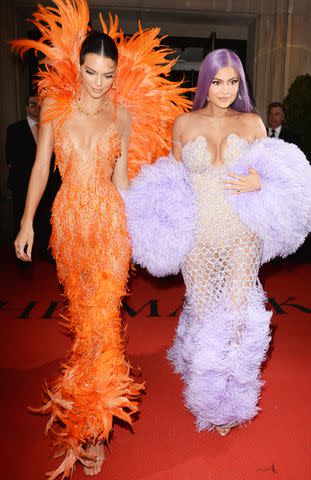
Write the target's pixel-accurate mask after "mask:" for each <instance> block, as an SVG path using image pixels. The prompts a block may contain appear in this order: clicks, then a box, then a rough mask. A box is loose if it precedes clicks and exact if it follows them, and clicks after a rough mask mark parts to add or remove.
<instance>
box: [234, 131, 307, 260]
mask: <svg viewBox="0 0 311 480" xmlns="http://www.w3.org/2000/svg"><path fill="white" fill-rule="evenodd" d="M249 167H253V168H255V169H256V170H257V171H258V173H259V175H260V178H261V181H262V189H261V190H260V191H258V192H250V193H243V194H241V195H228V201H229V203H230V204H231V206H232V208H233V210H234V211H236V212H237V213H238V214H239V216H240V218H241V219H242V221H243V222H245V223H246V224H247V225H248V226H249V227H250V228H251V229H252V230H253V231H254V232H255V233H256V234H257V235H258V236H259V237H260V238H262V239H263V242H264V248H263V258H262V263H265V262H267V261H269V260H270V259H271V258H274V257H276V256H281V257H286V256H287V255H289V254H291V253H293V252H295V251H296V250H297V248H298V247H299V246H300V245H301V244H302V243H303V241H304V240H305V238H306V236H307V235H308V233H309V232H310V231H311V167H310V165H309V163H308V161H307V159H306V157H305V156H304V154H303V153H302V152H301V150H299V148H298V147H296V145H293V144H289V143H286V142H284V141H283V140H277V139H264V140H260V141H258V142H256V143H255V144H254V145H253V146H252V147H251V148H250V149H249V150H248V151H247V153H246V154H244V155H243V157H241V158H240V159H238V160H237V162H236V163H235V164H234V165H233V166H232V168H231V170H232V171H233V172H235V173H237V174H241V175H245V174H246V173H247V170H248V168H249Z"/></svg>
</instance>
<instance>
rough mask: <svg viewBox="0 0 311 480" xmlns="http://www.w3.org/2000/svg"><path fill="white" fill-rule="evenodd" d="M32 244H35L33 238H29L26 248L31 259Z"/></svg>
mask: <svg viewBox="0 0 311 480" xmlns="http://www.w3.org/2000/svg"><path fill="white" fill-rule="evenodd" d="M32 245H33V240H29V241H28V244H27V248H26V255H27V257H28V260H29V261H30V260H31V252H32Z"/></svg>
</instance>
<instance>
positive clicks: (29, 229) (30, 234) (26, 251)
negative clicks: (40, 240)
mask: <svg viewBox="0 0 311 480" xmlns="http://www.w3.org/2000/svg"><path fill="white" fill-rule="evenodd" d="M33 239H34V231H33V226H32V224H25V225H22V226H21V229H20V231H19V232H18V235H17V237H16V239H15V242H14V246H15V252H16V256H17V258H19V259H20V260H23V261H24V262H31V252H32V246H33Z"/></svg>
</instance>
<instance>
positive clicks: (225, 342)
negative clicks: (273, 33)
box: [169, 50, 271, 435]
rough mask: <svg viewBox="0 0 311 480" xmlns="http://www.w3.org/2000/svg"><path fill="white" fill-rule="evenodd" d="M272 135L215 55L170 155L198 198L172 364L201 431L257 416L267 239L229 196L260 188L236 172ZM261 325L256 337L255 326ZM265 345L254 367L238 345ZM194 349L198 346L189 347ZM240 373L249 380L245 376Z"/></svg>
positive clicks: (222, 56) (239, 72)
mask: <svg viewBox="0 0 311 480" xmlns="http://www.w3.org/2000/svg"><path fill="white" fill-rule="evenodd" d="M264 137H266V129H265V126H264V124H263V122H262V120H261V118H260V117H259V116H258V115H257V114H255V113H253V108H252V105H251V102H250V100H249V96H248V91H247V86H246V81H245V76H244V72H243V67H242V65H241V62H240V60H239V58H238V57H237V55H235V54H234V53H233V52H230V51H224V50H222V51H221V50H220V51H215V52H213V53H211V54H210V55H208V56H207V57H206V58H205V60H204V62H203V64H202V67H201V70H200V76H199V80H198V86H197V92H196V97H195V99H194V104H193V109H192V112H190V113H187V114H184V115H182V116H180V117H179V118H178V119H177V120H176V122H175V125H174V130H173V155H174V157H175V158H176V159H177V160H181V159H182V160H183V162H184V165H185V167H186V169H187V171H188V174H189V180H190V184H191V187H192V189H193V191H194V193H195V198H196V210H197V212H196V213H197V215H196V221H197V227H196V241H195V245H194V246H193V248H192V250H191V252H190V253H189V254H188V255H187V257H186V259H185V261H184V263H183V266H182V273H183V277H184V281H185V284H186V302H185V307H184V310H183V312H182V315H181V318H180V321H179V327H178V331H177V335H176V339H175V343H174V346H173V347H172V349H171V350H170V353H169V357H170V359H171V361H172V362H173V364H174V366H175V368H176V370H177V371H178V372H179V373H181V374H182V375H183V376H184V378H185V380H186V403H187V406H188V407H189V408H190V410H191V411H192V412H193V413H194V414H195V416H196V420H197V427H198V429H199V430H202V429H205V428H208V429H210V428H212V427H214V426H215V427H216V428H217V430H218V432H219V433H220V434H222V435H224V434H227V433H228V432H229V429H230V427H232V426H234V425H237V424H239V423H241V422H243V421H245V420H247V419H249V418H251V417H252V416H254V415H255V413H256V411H257V406H256V404H257V398H258V394H259V389H260V385H261V382H260V380H259V368H260V364H261V361H262V359H263V357H264V354H265V352H266V350H267V348H268V344H269V320H270V317H271V313H270V312H267V311H266V310H265V308H264V306H263V305H262V300H263V298H264V294H263V291H262V288H261V286H260V284H259V281H258V278H257V276H258V270H259V265H260V259H261V254H262V240H261V239H260V238H258V236H257V235H256V234H255V233H254V232H253V231H251V229H250V228H249V227H248V226H246V225H244V224H243V222H242V221H241V220H240V218H239V216H238V215H237V214H236V213H234V212H233V211H232V209H231V208H230V205H229V204H228V202H227V200H226V197H225V192H224V190H225V189H229V190H230V192H231V194H233V195H243V193H245V192H252V191H256V190H260V188H261V183H260V177H259V175H258V173H257V172H256V171H255V170H254V169H250V170H249V173H248V175H246V176H235V175H232V174H231V173H230V167H231V165H232V163H233V162H234V160H236V159H237V158H238V157H239V156H241V155H242V154H243V152H244V151H245V150H246V149H247V148H248V146H249V144H251V143H254V142H256V141H257V140H260V139H262V138H264ZM254 323H256V324H259V325H260V328H258V329H257V330H256V338H253V339H252V338H251V336H250V333H251V329H252V326H253V324H254ZM252 341H253V342H256V343H257V342H260V343H261V345H262V355H261V356H260V357H259V358H257V359H256V360H255V361H254V362H253V363H252V365H250V364H248V363H247V359H246V358H239V355H240V352H241V348H242V346H243V345H242V344H243V343H244V342H248V343H249V345H248V346H249V348H250V349H251V348H252ZM191 345H192V346H191ZM242 370H244V376H243V378H241V375H242Z"/></svg>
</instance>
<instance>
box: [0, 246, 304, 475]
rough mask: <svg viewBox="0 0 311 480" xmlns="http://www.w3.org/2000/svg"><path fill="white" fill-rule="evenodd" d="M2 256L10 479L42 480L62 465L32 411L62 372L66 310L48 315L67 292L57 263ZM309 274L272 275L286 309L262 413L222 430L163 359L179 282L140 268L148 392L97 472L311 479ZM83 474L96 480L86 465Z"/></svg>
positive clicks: (270, 282) (133, 347) (274, 270)
mask: <svg viewBox="0 0 311 480" xmlns="http://www.w3.org/2000/svg"><path fill="white" fill-rule="evenodd" d="M3 257H5V258H3ZM2 259H3V262H2V264H4V268H3V269H2V275H1V295H0V307H1V308H0V318H1V324H0V325H1V348H0V360H1V385H2V395H1V414H2V419H1V427H2V429H1V431H2V445H1V453H2V462H1V467H0V468H1V470H0V471H1V473H0V478H1V479H3V480H41V479H42V480H43V479H44V478H45V472H46V471H48V470H51V469H53V468H54V467H55V466H56V465H57V462H56V461H55V460H53V459H52V458H51V454H52V448H51V446H50V440H49V439H48V438H47V437H45V436H44V427H45V423H46V418H45V417H40V416H34V415H31V414H29V413H28V412H27V410H26V407H27V406H28V405H31V406H36V405H39V404H40V397H41V385H42V383H43V381H44V379H45V378H47V379H50V378H52V377H53V376H55V375H56V374H57V369H58V365H59V363H60V361H61V360H62V359H64V356H65V352H66V349H67V348H68V346H69V339H68V338H67V337H66V336H65V335H64V333H63V331H62V327H61V326H60V325H59V323H58V321H57V315H56V313H55V312H54V314H53V315H52V318H48V317H51V313H52V310H53V308H54V307H55V304H53V303H52V302H57V301H59V302H62V297H61V295H60V290H59V289H58V284H57V281H56V277H55V272H54V267H53V265H51V264H48V263H40V262H35V263H34V264H33V265H32V266H30V267H29V268H20V267H17V266H16V265H15V263H14V259H13V258H11V257H10V255H5V256H3V255H2ZM310 273H311V265H310V264H309V265H302V264H301V265H295V264H293V263H290V262H283V263H281V264H280V265H274V266H268V267H266V268H265V269H264V271H263V272H262V280H263V282H264V286H265V289H266V290H267V292H268V295H269V297H271V298H272V300H271V303H272V304H273V305H274V309H276V310H277V311H278V313H277V314H275V315H274V320H273V327H274V337H273V346H272V349H271V355H270V357H269V360H268V361H267V363H266V365H265V368H264V380H265V381H266V385H265V388H264V391H263V394H262V401H261V407H262V413H261V414H260V415H259V416H258V417H257V418H256V419H255V420H254V421H253V422H252V423H251V424H249V425H247V426H245V427H243V428H235V429H234V430H232V432H231V433H230V434H229V435H228V437H225V438H222V437H220V436H219V435H218V434H217V433H209V432H203V433H198V432H196V431H195V429H194V422H193V417H192V415H191V414H190V413H189V412H188V411H187V410H186V409H185V408H184V406H183V399H182V382H181V381H180V379H179V378H178V377H177V376H176V375H174V374H173V372H172V369H171V367H170V365H169V363H168V361H167V360H166V358H165V352H166V349H167V347H168V346H169V345H170V344H171V342H172V338H173V335H174V329H175V326H176V323H177V316H174V312H175V311H176V310H177V309H178V307H179V306H180V305H181V303H182V297H183V292H184V289H183V286H182V281H181V279H180V278H178V279H170V280H167V279H165V280H154V279H152V278H151V277H149V276H147V275H144V274H143V273H142V272H140V271H138V272H137V273H136V275H135V276H133V277H132V278H131V282H130V287H131V292H132V294H131V295H130V296H129V297H128V298H127V299H126V303H127V305H126V307H125V308H126V314H125V316H126V319H127V321H128V345H127V351H128V353H129V357H130V359H131V362H132V364H133V365H135V366H139V367H140V368H141V370H142V378H143V379H144V380H145V381H146V385H147V393H146V395H145V396H144V398H143V402H142V405H141V414H140V419H139V420H138V421H137V422H136V423H135V424H134V432H131V431H130V430H129V429H127V428H125V427H124V426H122V425H117V426H116V427H115V430H114V435H113V439H112V442H111V453H109V452H108V453H107V460H106V462H105V464H104V467H103V470H102V473H101V474H100V475H99V476H97V477H94V478H96V479H97V478H98V480H100V479H103V480H253V479H254V480H257V479H258V480H266V479H274V478H275V479H280V480H309V479H311V461H310V457H311V455H310V450H311V449H310V427H311V422H310V419H311V413H310V410H311V408H310V406H311V389H310V371H311V348H310V347H311V342H310V339H311V300H310V298H309V297H310V295H309V291H308V288H309V279H310ZM31 302H33V303H31ZM144 305H145V307H144V308H142V307H143V306H144ZM282 312H283V313H282ZM44 317H45V318H44ZM74 478H75V479H76V480H79V479H86V478H87V477H85V476H84V474H83V472H82V469H81V467H80V466H78V467H77V469H76V472H75V476H74ZM91 478H92V477H91Z"/></svg>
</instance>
